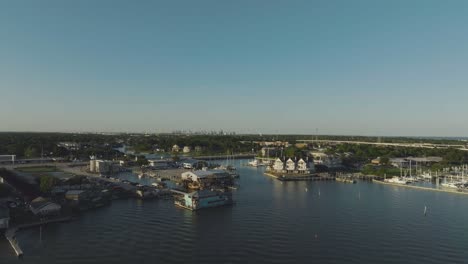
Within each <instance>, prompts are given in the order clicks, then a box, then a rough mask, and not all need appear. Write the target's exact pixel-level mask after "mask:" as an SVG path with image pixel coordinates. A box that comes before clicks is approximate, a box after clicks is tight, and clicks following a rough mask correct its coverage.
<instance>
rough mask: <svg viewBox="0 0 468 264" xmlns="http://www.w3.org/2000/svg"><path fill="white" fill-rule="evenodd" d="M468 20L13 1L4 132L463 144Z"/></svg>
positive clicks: (403, 13)
mask: <svg viewBox="0 0 468 264" xmlns="http://www.w3.org/2000/svg"><path fill="white" fill-rule="evenodd" d="M467 12H468V2H466V1H450V2H441V1H422V0H415V1H391V2H385V1H370V0H366V1H364V0H361V1H352V2H350V1H236V2H228V1H214V0H213V1H207V0H201V1H165V2H163V1H139V2H137V3H134V2H130V1H120V0H116V1H110V0H103V1H97V2H96V1H89V0H84V1H55V0H45V1H32V0H29V1H28V0H26V1H18V2H13V1H11V2H3V3H0V34H2V36H3V38H2V41H1V42H0V57H1V58H2V59H1V61H0V131H34V132H45V131H57V132H80V131H81V132H92V131H95V132H99V131H103V132H111V133H112V132H114V133H118V132H150V133H168V132H171V131H173V130H193V131H200V130H207V131H210V130H220V129H222V130H225V131H233V132H236V133H245V134H258V133H262V134H305V135H314V134H317V133H318V134H321V135H356V136H357V135H362V136H376V137H377V136H403V137H405V136H406V137H464V136H466V132H464V131H467V130H468V123H467V122H464V120H465V115H464V114H465V113H466V112H468V105H467V104H466V102H465V101H466V98H468V89H466V88H465V85H466V84H467V83H468V75H466V74H465V73H464V69H467V68H468V47H466V45H465V44H466V43H467V41H468V34H467V33H468V32H467V29H466V24H467V22H468V17H467V16H466V13H467ZM317 129H318V131H317Z"/></svg>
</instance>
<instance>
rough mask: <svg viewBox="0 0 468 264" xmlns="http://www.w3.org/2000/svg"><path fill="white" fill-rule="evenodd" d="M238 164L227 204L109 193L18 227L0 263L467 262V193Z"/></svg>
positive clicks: (2, 243)
mask: <svg viewBox="0 0 468 264" xmlns="http://www.w3.org/2000/svg"><path fill="white" fill-rule="evenodd" d="M238 162H239V161H238ZM242 162H243V163H245V161H242ZM238 171H239V172H240V175H241V178H240V179H239V183H240V185H241V187H240V189H238V190H237V191H235V197H236V199H237V204H236V205H235V206H232V207H221V208H213V209H207V210H202V211H199V212H190V211H186V210H184V209H180V208H176V207H174V205H173V202H172V201H171V200H152V201H139V200H133V199H132V200H122V201H114V202H113V203H112V205H111V206H109V207H105V208H101V209H98V210H94V211H90V212H87V213H85V214H83V215H82V216H81V217H80V218H79V219H77V220H76V221H73V222H70V223H63V224H54V225H49V226H47V227H45V228H43V232H42V240H41V239H40V233H39V228H36V229H31V230H24V231H21V232H19V233H18V234H17V236H18V240H19V242H20V245H21V246H22V248H23V250H24V253H25V256H24V257H23V259H22V260H18V259H17V258H16V257H15V255H14V253H13V250H12V249H11V248H10V247H9V244H8V242H7V241H6V240H0V263H25V264H29V263H31V264H32V263H34V264H42V263H44V264H45V263H47V264H50V263H99V264H102V263H131V262H134V263H156V262H158V263H216V264H218V263H372V264H374V263H424V264H427V263H467V262H468V210H467V209H468V196H463V195H456V194H446V193H438V192H428V191H419V190H411V189H406V188H401V187H393V186H386V185H379V184H372V183H366V182H358V183H357V184H343V183H336V182H287V183H283V184H282V183H281V182H279V181H276V180H274V179H271V178H269V177H267V176H264V175H263V174H262V171H263V169H260V168H259V169H256V168H248V167H240V166H238ZM306 188H307V191H306ZM319 193H320V196H319ZM425 205H426V206H427V207H428V214H427V216H424V214H423V211H424V206H425Z"/></svg>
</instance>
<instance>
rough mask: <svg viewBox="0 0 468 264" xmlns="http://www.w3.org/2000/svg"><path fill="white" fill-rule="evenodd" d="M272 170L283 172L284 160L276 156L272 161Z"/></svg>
mask: <svg viewBox="0 0 468 264" xmlns="http://www.w3.org/2000/svg"><path fill="white" fill-rule="evenodd" d="M273 171H275V172H283V171H284V162H283V161H282V160H281V159H280V158H277V159H276V160H275V163H273Z"/></svg>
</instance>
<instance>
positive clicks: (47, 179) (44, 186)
mask: <svg viewBox="0 0 468 264" xmlns="http://www.w3.org/2000/svg"><path fill="white" fill-rule="evenodd" d="M58 182H59V180H58V179H57V178H55V177H53V176H50V175H44V176H41V178H40V183H39V189H40V190H41V192H42V193H50V192H51V191H52V188H54V186H55V185H57V183H58Z"/></svg>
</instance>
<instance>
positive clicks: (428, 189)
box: [372, 180, 468, 195]
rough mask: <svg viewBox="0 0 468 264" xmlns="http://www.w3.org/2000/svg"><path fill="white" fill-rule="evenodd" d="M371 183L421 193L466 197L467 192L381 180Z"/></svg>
mask: <svg viewBox="0 0 468 264" xmlns="http://www.w3.org/2000/svg"><path fill="white" fill-rule="evenodd" d="M372 182H373V183H378V184H384V185H391V186H396V187H403V188H408V189H414V190H421V191H433V192H443V193H452V194H463V195H468V192H463V191H459V190H458V189H436V188H431V187H423V186H415V185H408V184H398V183H392V182H384V181H381V180H374V181H372Z"/></svg>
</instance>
